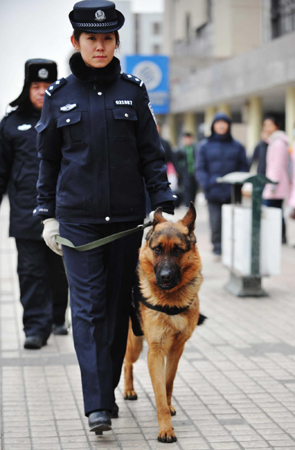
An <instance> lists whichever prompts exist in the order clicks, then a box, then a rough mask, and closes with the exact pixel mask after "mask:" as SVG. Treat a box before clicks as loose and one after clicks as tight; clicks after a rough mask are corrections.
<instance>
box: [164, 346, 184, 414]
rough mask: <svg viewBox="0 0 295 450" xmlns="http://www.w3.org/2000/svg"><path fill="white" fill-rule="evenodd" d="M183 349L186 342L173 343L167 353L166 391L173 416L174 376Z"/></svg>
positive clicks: (174, 412) (174, 411)
mask: <svg viewBox="0 0 295 450" xmlns="http://www.w3.org/2000/svg"><path fill="white" fill-rule="evenodd" d="M183 350H184V343H181V344H179V343H178V344H177V345H173V347H172V348H171V349H170V350H169V353H168V355H167V364H166V392H167V403H168V407H169V409H170V413H171V416H175V414H176V410H175V408H174V407H173V406H172V404H171V399H172V391H173V383H174V378H175V375H176V371H177V367H178V363H179V360H180V357H181V355H182V353H183Z"/></svg>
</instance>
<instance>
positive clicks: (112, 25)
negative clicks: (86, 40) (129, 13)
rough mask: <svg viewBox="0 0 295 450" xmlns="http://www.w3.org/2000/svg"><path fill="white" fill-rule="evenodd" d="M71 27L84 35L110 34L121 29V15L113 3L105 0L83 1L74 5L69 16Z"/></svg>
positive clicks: (123, 19)
mask: <svg viewBox="0 0 295 450" xmlns="http://www.w3.org/2000/svg"><path fill="white" fill-rule="evenodd" d="M69 19H70V22H71V24H72V27H73V28H74V29H75V30H80V31H84V32H86V33H110V32H112V31H116V30H119V29H120V28H122V26H123V25H124V22H125V18H124V16H123V14H122V13H121V12H120V11H118V10H117V9H116V5H115V3H113V2H110V1H107V0H84V1H81V2H78V3H76V4H75V5H74V9H73V11H71V12H70V14H69Z"/></svg>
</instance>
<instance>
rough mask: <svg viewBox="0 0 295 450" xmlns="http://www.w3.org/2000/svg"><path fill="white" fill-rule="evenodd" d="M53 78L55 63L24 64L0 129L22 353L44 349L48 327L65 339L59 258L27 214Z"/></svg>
mask: <svg viewBox="0 0 295 450" xmlns="http://www.w3.org/2000/svg"><path fill="white" fill-rule="evenodd" d="M56 78H57V67H56V63H55V62H54V61H49V60H45V59H30V60H28V61H27V62H26V63H25V82H24V87H23V90H22V93H21V94H20V96H19V97H18V98H17V99H16V100H14V101H13V102H11V103H10V105H11V106H12V107H16V109H15V110H14V111H12V112H11V113H10V114H8V115H7V116H6V117H4V119H3V120H2V122H1V125H0V203H1V200H2V196H3V194H4V193H5V191H6V189H7V188H8V195H9V202H10V229H9V235H10V236H12V237H14V238H15V240H16V247H17V256H18V266H17V271H18V277H19V286H20V301H21V303H22V305H23V309H24V311H23V324H24V332H25V335H26V339H25V343H24V347H25V348H26V349H39V348H41V347H42V346H43V345H45V344H46V341H47V339H48V337H49V335H50V333H51V329H52V327H53V332H54V334H67V328H66V326H65V312H66V308H67V302H68V285H67V279H66V275H65V271H64V267H63V263H62V258H60V257H58V256H57V255H54V254H52V252H50V251H49V249H48V247H47V246H46V245H45V243H44V241H43V239H42V236H41V235H42V230H43V227H42V224H41V221H40V218H38V217H33V214H32V209H33V208H34V206H35V204H36V196H37V190H36V183H37V180H38V173H39V159H38V155H37V149H36V136H37V133H36V130H35V128H34V127H35V125H36V123H37V122H38V120H39V119H40V116H41V109H42V105H43V99H44V93H45V90H46V89H47V88H48V86H50V84H51V83H52V82H53V81H55V80H56Z"/></svg>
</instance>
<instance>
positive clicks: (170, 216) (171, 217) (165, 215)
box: [149, 211, 177, 223]
mask: <svg viewBox="0 0 295 450" xmlns="http://www.w3.org/2000/svg"><path fill="white" fill-rule="evenodd" d="M154 214H155V211H151V212H150V213H149V219H150V221H151V222H152V221H153V220H154ZM162 217H163V219H165V220H168V222H174V223H175V222H177V219H176V217H175V216H174V215H173V214H168V213H165V212H162Z"/></svg>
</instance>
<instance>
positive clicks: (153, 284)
mask: <svg viewBox="0 0 295 450" xmlns="http://www.w3.org/2000/svg"><path fill="white" fill-rule="evenodd" d="M195 220H196V210H195V207H194V204H193V203H192V202H191V204H190V207H189V209H188V211H187V213H186V214H185V216H184V217H183V219H182V220H179V221H178V222H177V223H171V222H168V221H166V220H165V219H164V218H163V216H162V211H161V209H160V208H158V209H157V210H156V212H155V215H154V220H153V224H152V228H151V229H150V231H149V232H148V234H147V237H146V243H145V245H143V246H142V247H141V249H140V254H139V267H138V275H139V284H140V292H141V296H140V298H139V308H138V312H139V314H138V316H139V321H140V325H141V328H142V331H143V333H144V336H145V338H146V340H147V343H148V347H149V348H148V367H149V372H150V376H151V380H152V385H153V389H154V393H155V399H156V405H157V413H158V423H159V434H158V441H160V442H167V443H171V442H175V441H176V440H177V439H176V436H175V433H174V429H173V426H172V422H171V416H174V415H175V414H176V410H175V408H174V407H173V406H172V404H171V397H172V390H173V382H174V378H175V375H176V370H177V366H178V362H179V359H180V357H181V355H182V352H183V350H184V345H185V342H186V341H187V340H188V339H189V338H190V337H191V335H192V333H193V331H194V329H195V328H196V326H197V324H198V323H201V322H202V321H203V320H204V316H201V315H200V319H199V299H198V291H199V289H200V286H201V283H202V275H201V268H202V265H201V259H200V255H199V253H198V250H197V247H196V238H195V234H194V228H195ZM142 344H143V337H137V336H135V335H134V333H133V331H132V328H131V326H130V327H129V333H128V342H127V349H126V354H125V361H124V374H125V386H124V398H125V399H126V400H136V399H137V395H136V392H135V390H134V386H133V363H135V361H136V360H137V359H138V357H139V355H140V352H141V350H142ZM165 358H166V365H165Z"/></svg>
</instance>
